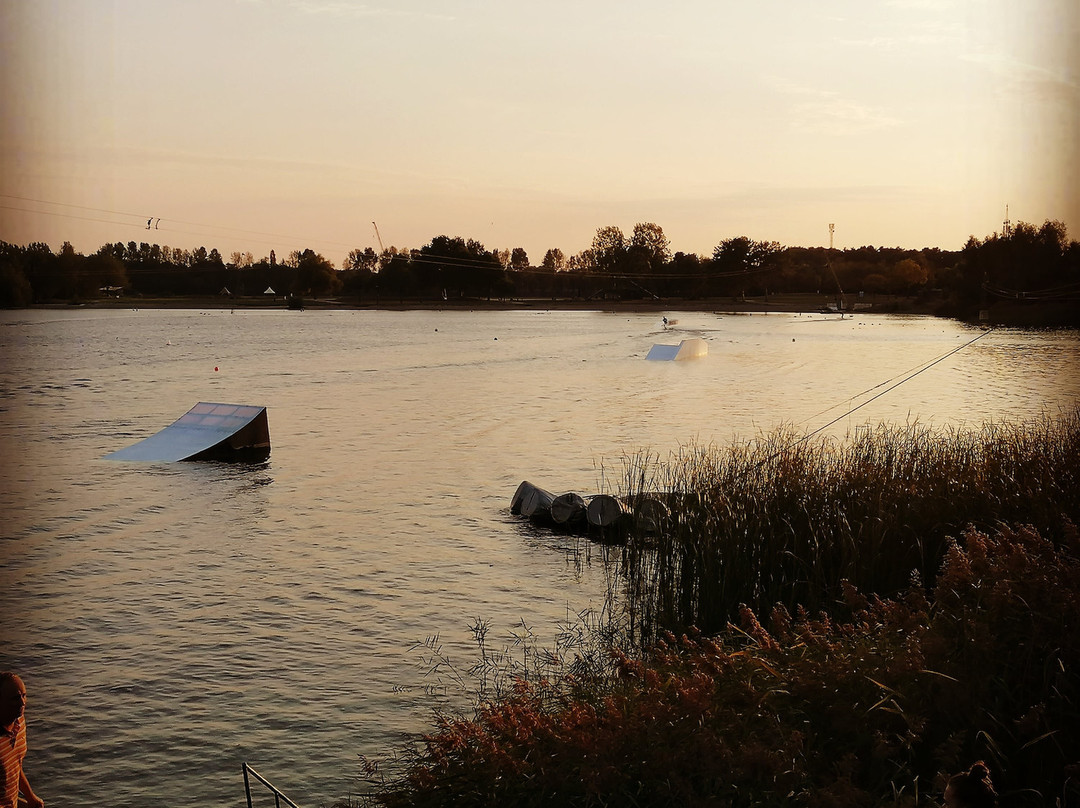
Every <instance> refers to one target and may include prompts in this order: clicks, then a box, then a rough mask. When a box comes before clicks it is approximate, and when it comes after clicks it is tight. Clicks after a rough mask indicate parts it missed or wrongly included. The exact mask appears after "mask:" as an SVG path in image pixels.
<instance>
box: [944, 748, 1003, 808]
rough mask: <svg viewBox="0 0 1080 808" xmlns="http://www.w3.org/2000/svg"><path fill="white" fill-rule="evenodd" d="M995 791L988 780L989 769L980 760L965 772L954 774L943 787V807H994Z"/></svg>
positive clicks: (995, 803)
mask: <svg viewBox="0 0 1080 808" xmlns="http://www.w3.org/2000/svg"><path fill="white" fill-rule="evenodd" d="M997 797H998V795H997V792H996V791H994V785H993V783H991V782H990V769H988V768H987V767H986V764H985V763H983V762H982V761H981V760H979V761H976V762H975V763H974V764H972V766H971V768H970V769H968V770H967V771H966V772H961V773H960V774H954V775H953V776H952V777H950V778H949V784H948V785H947V786H946V787H945V808H994V806H996V805H997V804H998V801H997Z"/></svg>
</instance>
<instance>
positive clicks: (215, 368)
mask: <svg viewBox="0 0 1080 808" xmlns="http://www.w3.org/2000/svg"><path fill="white" fill-rule="evenodd" d="M214 373H217V365H214Z"/></svg>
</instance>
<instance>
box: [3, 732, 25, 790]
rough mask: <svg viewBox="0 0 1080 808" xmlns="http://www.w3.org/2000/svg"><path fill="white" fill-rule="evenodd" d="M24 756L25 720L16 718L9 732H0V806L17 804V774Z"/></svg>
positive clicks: (20, 770)
mask: <svg viewBox="0 0 1080 808" xmlns="http://www.w3.org/2000/svg"><path fill="white" fill-rule="evenodd" d="M24 757H26V721H25V720H24V719H22V718H18V719H16V721H15V724H14V726H12V728H11V731H10V732H4V733H2V734H0V808H16V806H17V805H18V804H19V774H20V773H21V772H22V763H23V758H24Z"/></svg>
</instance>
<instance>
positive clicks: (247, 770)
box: [243, 761, 300, 808]
mask: <svg viewBox="0 0 1080 808" xmlns="http://www.w3.org/2000/svg"><path fill="white" fill-rule="evenodd" d="M243 768H244V794H245V795H247V804H248V808H251V781H250V780H249V779H248V775H251V776H252V777H254V778H255V779H256V780H258V781H259V782H260V783H262V784H263V785H264V786H266V787H267V789H269V791H270V793H272V794H273V795H274V805H275V806H277V808H281V804H282V803H283V802H284V803H285V804H286V805H288V806H291V808H300V806H299V805H297V804H296V803H295V802H293V801H292V800H290V799H289V798H288V797H286V796H285V795H284V794H282V793H281V792H280V791H278V789H277V786H275V785H274V784H273V783H271V782H270V781H269V780H267V779H266V778H265V777H263V776H262V775H261V774H259V773H258V772H257V771H255V770H254V769H253V768H251V767H250V766H249V765H247V761H244V764H243Z"/></svg>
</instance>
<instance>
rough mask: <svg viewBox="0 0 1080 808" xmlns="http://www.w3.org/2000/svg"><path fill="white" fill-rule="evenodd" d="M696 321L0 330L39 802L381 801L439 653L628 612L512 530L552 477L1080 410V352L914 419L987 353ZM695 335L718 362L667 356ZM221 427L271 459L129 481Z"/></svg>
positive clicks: (309, 315)
mask: <svg viewBox="0 0 1080 808" xmlns="http://www.w3.org/2000/svg"><path fill="white" fill-rule="evenodd" d="M667 315H668V316H669V317H672V318H677V319H678V321H679V323H678V325H677V326H676V327H675V328H674V329H672V330H671V331H670V332H667V333H665V332H664V331H663V330H662V328H661V322H660V314H613V313H601V312H543V311H535V312H494V313H492V312H484V313H470V312H368V311H365V312H350V311H333V312H325V311H306V312H287V311H253V312H243V313H240V312H237V313H233V312H230V311H228V310H223V311H160V310H154V311H138V310H133V311H83V310H79V309H72V310H64V311H32V312H24V311H15V312H12V311H7V312H0V359H2V363H0V452H2V457H3V466H2V471H0V508H2V514H3V528H2V539H0V548H2V549H0V631H2V635H0V636H2V638H3V640H2V647H0V667H4V668H11V669H14V670H16V671H18V672H19V673H20V674H21V675H22V676H23V678H24V679H25V681H26V683H27V686H28V689H29V696H30V701H29V706H28V717H29V733H30V754H29V757H28V761H27V764H28V765H27V768H28V771H29V774H30V776H31V780H32V782H33V783H34V784H35V788H36V790H37V791H38V793H39V794H40V795H41V796H42V797H43V798H44V799H45V800H46V801H47V802H49V803H51V804H52V805H54V806H56V805H64V806H99V805H109V806H145V805H150V804H159V803H160V804H163V805H169V806H184V805H199V806H207V805H213V806H241V805H243V804H244V795H243V781H242V776H241V770H240V766H241V762H242V761H245V760H246V761H248V762H249V763H250V764H251V765H252V766H254V767H255V768H256V769H258V770H259V771H260V772H261V773H262V774H264V775H266V776H267V777H269V778H270V779H271V780H273V781H274V782H275V783H276V784H277V785H278V786H279V787H280V788H281V789H282V790H283V791H284V792H285V793H286V794H288V795H289V796H290V797H291V798H292V799H293V800H295V801H297V802H298V803H300V804H301V805H305V806H317V805H320V804H324V803H326V804H328V803H330V802H332V801H334V800H336V799H340V798H343V797H345V796H347V795H348V794H350V793H353V794H355V793H356V792H357V789H358V785H357V780H356V776H357V774H358V765H357V755H358V754H364V755H367V756H369V757H370V756H377V755H379V754H381V753H386V752H387V751H390V750H392V749H394V748H397V747H399V746H400V745H401V744H402V743H403V738H405V737H406V736H408V735H409V734H411V733H417V732H419V731H422V730H424V729H425V728H427V727H429V726H430V722H431V717H432V713H431V711H432V709H433V708H434V707H436V706H439V705H441V704H446V703H447V702H446V699H447V698H449V699H450V700H451V701H450V703H454V702H453V699H454V693H452V692H448V693H445V694H444V693H443V692H442V691H439V690H438V689H434V690H433V689H432V688H431V687H430V685H431V684H432V681H433V680H432V679H431V677H426V676H425V671H424V669H423V667H422V665H421V664H420V658H419V654H418V653H417V652H416V651H415V650H410V649H411V648H412V647H413V646H414V644H415V643H416V642H418V641H423V640H424V639H425V638H427V637H430V636H433V635H439V636H440V637H441V638H442V641H443V643H444V645H445V648H446V649H447V652H448V653H449V654H450V655H451V657H452V658H453V659H455V660H456V661H457V662H458V663H459V665H460V667H462V668H467V667H468V665H469V664H470V663H471V662H472V660H473V657H472V656H470V654H471V645H470V643H469V629H468V626H469V623H470V622H471V621H473V620H474V619H476V618H481V619H483V620H485V621H487V622H488V623H490V625H491V642H492V644H493V645H496V646H499V645H506V644H508V643H509V642H510V637H511V632H512V631H514V630H515V626H516V625H517V624H518V623H519V621H521V620H525V621H526V622H527V624H528V625H529V626H530V627H531V629H532V630H533V631H534V632H535V633H536V635H537V636H538V637H539V638H540V641H541V643H542V644H544V643H546V642H549V640H550V638H552V637H554V635H555V633H556V632H557V631H558V627H559V625H560V623H562V622H564V621H566V620H567V619H568V616H570V617H571V618H572V617H573V615H575V614H577V613H579V612H581V611H583V610H587V609H589V608H599V607H600V606H601V605H602V603H603V600H604V592H605V587H606V582H605V574H604V569H603V565H602V564H600V563H599V561H598V560H597V558H596V556H595V555H594V556H593V557H592V559H591V561H590V560H584V561H583V556H582V555H581V554H580V553H575V549H576V548H577V547H578V542H577V541H576V540H574V539H570V538H565V537H559V536H553V535H548V534H545V533H542V532H537V531H534V530H530V529H529V528H527V527H526V526H523V525H521V524H519V523H518V521H517V520H516V519H515V518H514V517H511V516H510V515H509V513H508V505H509V501H510V497H511V495H512V494H513V491H514V489H515V488H516V486H517V484H518V483H519V482H520V481H521V480H523V479H528V480H530V481H532V482H535V483H537V484H540V485H542V486H544V487H546V488H549V489H552V490H555V491H556V492H557V493H559V492H563V491H578V492H581V493H591V492H595V491H598V490H601V489H603V488H604V487H610V486H611V485H613V484H617V482H618V481H619V480H620V479H621V458H622V456H623V455H624V453H625V454H631V455H632V454H635V453H637V452H638V451H639V450H642V449H651V450H653V451H656V452H659V453H661V454H662V455H666V454H667V453H668V452H671V451H677V450H678V448H679V446H680V445H685V444H687V443H690V442H698V443H705V442H711V441H715V442H717V443H720V444H726V443H728V442H729V441H730V440H731V438H732V437H733V436H742V437H748V436H752V435H753V434H755V433H757V432H759V431H771V430H772V429H774V428H775V427H777V426H778V425H781V424H787V425H795V426H796V427H798V428H799V429H800V430H807V431H809V430H815V429H818V428H819V427H822V426H824V425H826V424H828V423H829V422H830V421H832V420H833V419H835V418H840V420H839V421H838V422H837V423H835V424H833V425H832V426H830V427H829V428H828V431H829V432H830V433H832V434H835V435H841V436H842V435H843V434H844V433H845V432H847V431H850V430H853V429H854V428H855V427H856V426H858V425H860V424H863V423H866V422H867V421H873V422H876V421H881V420H887V421H891V422H900V423H904V422H909V421H915V420H917V421H919V422H921V423H924V424H934V425H942V426H944V425H956V424H963V423H966V424H980V423H982V422H983V421H985V420H987V419H994V420H1001V419H1005V418H1024V417H1030V416H1036V415H1040V414H1042V413H1044V412H1049V413H1051V414H1053V413H1054V412H1057V411H1058V410H1059V408H1062V407H1072V406H1074V405H1075V404H1076V403H1077V402H1078V401H1080V373H1078V372H1077V369H1078V368H1080V362H1078V360H1080V336H1078V334H1077V333H1076V332H1024V331H1014V330H998V331H994V332H991V333H989V334H988V335H986V336H984V337H983V338H981V339H979V340H978V341H976V342H974V343H972V344H971V345H968V346H967V347H965V348H963V349H962V350H961V351H959V352H958V353H955V354H954V355H952V356H950V357H948V358H944V359H942V361H940V362H938V363H937V364H935V365H933V366H932V367H930V368H929V369H927V370H926V371H925V372H923V373H921V374H919V375H917V376H915V377H914V378H912V379H911V380H910V381H907V382H905V383H903V384H901V385H900V386H899V387H896V388H895V389H893V390H891V391H888V388H889V387H891V386H892V385H895V384H896V383H897V382H899V381H900V380H902V379H903V378H905V377H906V376H908V375H910V374H911V373H913V372H914V371H916V370H918V369H919V368H921V367H923V366H924V365H926V364H928V363H930V362H932V361H934V360H936V359H940V358H942V357H945V356H946V354H948V353H949V352H950V351H953V350H954V349H956V348H959V347H961V346H963V345H965V344H966V343H968V342H969V341H970V340H972V339H974V338H975V337H977V336H979V334H981V333H982V332H981V331H979V330H978V329H973V328H971V327H968V326H965V325H962V324H959V323H955V322H952V321H946V320H937V319H932V318H918V317H888V316H880V315H879V316H873V315H862V316H858V317H856V318H855V319H845V320H838V319H835V317H834V318H832V319H828V318H825V317H824V316H822V315H802V316H799V315H786V314H785V315H752V316H750V315H743V316H738V315H717V314H708V313H689V312H667ZM687 337H703V338H704V339H706V340H707V341H708V343H709V355H708V356H707V357H705V358H702V359H697V360H692V361H688V362H648V361H646V360H645V358H644V357H645V355H646V353H647V352H648V350H649V348H650V347H651V346H652V345H653V344H654V343H656V342H667V343H675V342H678V341H679V339H682V338H687ZM886 391H888V392H886ZM882 393H884V395H880V397H879V398H876V399H875V400H873V401H872V402H871V403H870V404H868V405H867V406H865V407H863V408H861V409H858V410H857V411H855V412H854V413H853V414H851V415H849V416H847V417H841V416H843V414H844V413H845V412H847V411H848V410H851V409H852V408H855V407H856V406H858V405H859V404H862V403H864V402H866V401H867V400H869V399H871V398H873V397H874V396H878V395H879V394H882ZM198 401H222V402H232V403H247V404H257V405H263V406H266V407H267V408H268V415H269V422H270V432H271V438H272V441H273V453H272V455H271V457H270V460H269V461H268V462H267V463H265V464H262V465H258V466H236V467H233V466H227V465H219V464H134V463H116V462H111V461H105V460H102V459H101V458H102V456H103V455H105V454H106V453H108V452H110V451H113V450H115V449H119V448H123V447H125V446H127V445H129V444H131V443H133V442H135V441H136V440H139V439H141V438H143V437H147V436H149V435H151V434H153V433H154V432H156V431H158V430H159V429H161V428H162V427H164V426H166V425H168V424H169V423H171V422H172V421H173V420H175V419H176V418H177V417H179V416H180V415H181V414H183V413H184V412H185V411H187V410H188V409H189V408H190V407H191V406H192V405H194V404H195V403H196V402H198ZM256 804H261V805H270V804H272V800H269V798H268V797H267V796H266V795H265V793H264V794H261V795H260V802H257V803H256Z"/></svg>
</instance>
